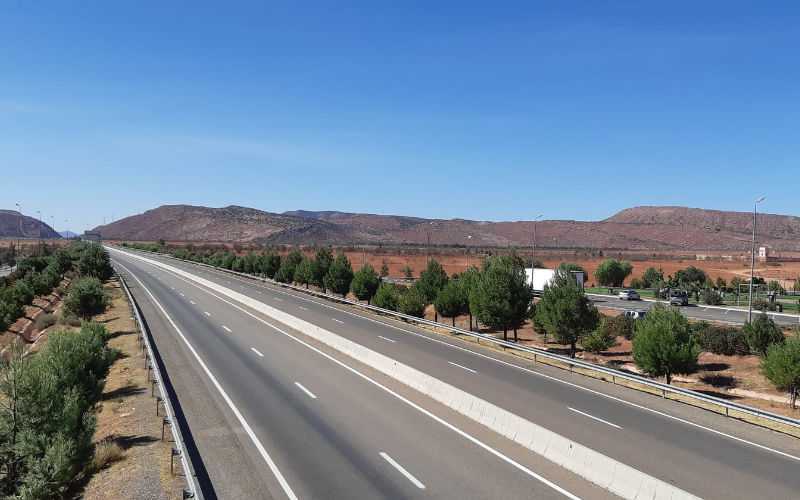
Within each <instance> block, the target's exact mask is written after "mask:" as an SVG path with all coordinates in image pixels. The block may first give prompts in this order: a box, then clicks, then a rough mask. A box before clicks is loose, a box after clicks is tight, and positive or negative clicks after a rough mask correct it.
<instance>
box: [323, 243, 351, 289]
mask: <svg viewBox="0 0 800 500" xmlns="http://www.w3.org/2000/svg"><path fill="white" fill-rule="evenodd" d="M351 281H353V268H352V267H350V261H349V260H348V259H347V256H346V255H345V254H343V253H340V254H339V255H337V256H336V258H335V259H334V260H333V263H332V264H331V266H330V267H329V268H328V274H326V275H325V278H324V279H323V282H324V284H325V288H326V289H328V290H330V291H331V292H333V293H340V294H342V297H345V296H346V295H347V292H348V291H350V282H351Z"/></svg>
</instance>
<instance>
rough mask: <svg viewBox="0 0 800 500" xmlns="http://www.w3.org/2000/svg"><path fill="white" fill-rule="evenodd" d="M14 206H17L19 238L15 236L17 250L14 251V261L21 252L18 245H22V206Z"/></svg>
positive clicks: (17, 204)
mask: <svg viewBox="0 0 800 500" xmlns="http://www.w3.org/2000/svg"><path fill="white" fill-rule="evenodd" d="M15 205H16V206H17V212H19V236H17V248H16V250H15V251H14V260H15V261H16V260H17V254H19V253H20V251H21V250H22V248H21V247H20V244H22V241H21V238H22V217H23V215H22V205H20V204H19V203H15Z"/></svg>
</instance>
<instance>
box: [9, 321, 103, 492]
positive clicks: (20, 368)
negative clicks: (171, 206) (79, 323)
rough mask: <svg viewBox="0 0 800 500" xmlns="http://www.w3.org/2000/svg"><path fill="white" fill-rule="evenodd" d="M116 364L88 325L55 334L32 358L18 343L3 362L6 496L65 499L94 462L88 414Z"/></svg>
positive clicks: (92, 419) (92, 422) (91, 420)
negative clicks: (5, 405)
mask: <svg viewBox="0 0 800 500" xmlns="http://www.w3.org/2000/svg"><path fill="white" fill-rule="evenodd" d="M113 359H114V352H113V351H111V350H110V349H108V347H107V346H106V334H105V328H103V326H102V325H98V324H88V323H87V324H85V325H84V326H83V327H82V328H81V330H80V331H77V332H55V333H53V334H52V335H51V336H50V339H49V341H48V343H47V344H45V346H44V347H43V348H42V350H41V351H40V352H39V353H38V354H37V355H35V356H24V355H23V350H22V348H21V346H20V345H19V344H15V345H13V346H12V349H11V353H10V356H8V357H7V358H4V359H2V360H0V398H2V399H3V401H5V402H6V403H8V404H9V406H8V408H13V409H14V411H2V412H0V428H2V429H3V430H4V442H3V449H4V452H3V453H2V454H0V467H1V468H2V469H3V470H4V471H5V474H4V477H3V479H2V485H3V487H4V491H3V494H4V495H7V496H8V497H16V498H31V499H38V498H64V497H65V496H66V493H67V491H68V490H69V487H70V486H71V484H72V482H73V481H74V479H75V478H76V476H77V475H78V473H79V472H80V471H81V470H82V469H83V468H84V466H85V464H87V463H88V461H89V459H90V458H91V455H92V436H93V434H94V429H95V417H94V415H93V414H92V410H93V408H94V405H95V404H96V403H97V401H98V400H99V399H100V396H101V394H102V389H103V383H104V378H105V377H106V375H107V374H108V369H109V367H110V365H111V362H112V361H113Z"/></svg>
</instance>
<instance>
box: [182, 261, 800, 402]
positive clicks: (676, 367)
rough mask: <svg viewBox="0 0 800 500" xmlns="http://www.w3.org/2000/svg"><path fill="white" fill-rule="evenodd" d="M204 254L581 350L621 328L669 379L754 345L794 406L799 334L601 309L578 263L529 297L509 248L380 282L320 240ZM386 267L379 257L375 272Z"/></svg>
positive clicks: (610, 273)
mask: <svg viewBox="0 0 800 500" xmlns="http://www.w3.org/2000/svg"><path fill="white" fill-rule="evenodd" d="M183 257H184V258H186V255H184V256H183ZM200 259H205V260H206V261H208V263H210V264H213V265H219V266H221V267H226V268H228V269H233V270H237V271H241V272H252V273H255V274H263V275H265V276H268V277H270V278H274V279H276V280H277V281H281V282H287V283H288V282H295V283H298V284H302V285H306V286H308V285H316V286H319V287H320V288H322V289H323V290H329V291H331V292H333V293H338V294H342V295H346V294H347V293H348V292H352V293H353V295H354V296H355V297H356V298H358V299H359V300H365V301H367V302H370V301H371V302H372V303H374V304H375V305H376V306H378V307H381V308H384V309H389V310H393V311H399V312H402V313H404V314H409V315H412V316H417V317H422V316H423V315H424V314H425V309H426V307H427V305H429V304H433V305H434V308H435V309H434V310H435V312H436V314H437V316H438V315H441V316H444V317H449V318H451V319H452V322H453V325H455V318H456V317H457V316H460V315H462V314H469V316H470V329H471V328H472V324H473V317H475V318H477V321H478V322H479V323H481V324H483V325H485V326H487V327H489V328H491V329H494V330H503V332H504V338H506V339H507V334H508V331H509V330H514V333H515V340H516V329H517V328H519V327H520V326H522V324H523V323H525V321H526V320H528V319H532V320H533V322H534V326H535V328H536V329H537V330H539V331H542V332H544V333H545V336H547V335H549V336H551V337H552V338H553V339H554V340H555V341H556V342H558V343H560V344H563V345H567V346H569V353H570V355H571V356H574V355H575V353H576V351H577V346H578V345H581V347H582V348H583V349H585V350H587V351H591V352H602V351H604V350H607V349H609V348H610V347H612V346H613V345H614V344H615V343H616V342H617V338H618V337H620V336H622V337H626V338H628V339H632V341H633V358H634V362H635V363H636V365H637V366H638V367H639V368H640V369H641V370H642V371H643V372H644V373H645V374H647V375H650V376H653V377H665V379H666V381H667V383H671V382H672V378H673V376H674V375H675V374H683V373H690V372H692V371H694V370H695V369H696V366H697V359H698V355H699V353H700V351H701V349H705V350H708V351H710V352H715V353H719V354H728V355H730V354H748V353H756V354H759V355H761V356H762V371H763V373H764V374H765V376H767V378H769V380H771V381H772V382H773V383H774V384H775V385H776V387H779V388H780V389H782V390H787V391H788V392H789V394H790V395H791V399H792V405H793V406H794V404H795V401H796V399H797V394H798V391H799V390H800V374H799V373H798V371H800V369H799V368H798V366H800V364H798V359H800V340H797V339H794V338H793V339H790V340H789V341H786V342H784V336H783V333H782V332H781V331H780V329H779V328H778V327H777V326H776V325H775V323H774V322H773V321H772V320H771V319H770V318H769V317H767V316H766V315H761V316H759V317H757V318H756V320H754V321H753V323H752V324H747V325H745V327H744V328H742V329H737V328H729V327H718V326H713V325H708V324H705V323H697V324H691V323H689V321H688V320H687V318H686V317H685V316H683V315H682V314H681V313H680V312H679V311H678V310H675V309H673V308H668V307H664V306H662V305H656V306H654V307H653V308H652V309H651V310H650V312H649V313H648V315H647V316H646V317H645V319H643V320H641V321H637V322H635V323H634V322H633V321H632V320H630V319H628V318H625V317H614V318H611V317H602V316H601V315H600V314H599V312H598V311H597V309H596V308H595V307H594V306H593V305H592V303H591V301H590V300H589V299H588V298H587V297H586V296H585V294H584V291H583V289H582V288H581V287H579V286H578V285H577V284H576V283H575V280H574V279H572V277H571V275H570V272H571V271H583V269H582V268H581V267H580V266H578V265H575V264H569V263H564V264H562V265H560V266H559V270H558V271H559V272H558V273H557V274H556V277H555V279H554V280H553V282H552V283H551V284H550V285H548V286H547V287H545V290H544V292H543V295H542V298H541V300H540V301H539V302H538V303H537V304H536V306H535V307H534V306H533V303H532V296H533V295H532V290H531V289H530V287H529V286H528V285H527V283H526V279H525V274H524V263H523V261H522V260H521V259H520V258H519V257H517V256H514V255H511V256H496V257H490V258H488V259H486V261H485V262H484V264H483V266H482V268H481V269H478V268H475V267H471V268H469V269H467V270H466V271H464V272H463V273H461V274H459V275H454V276H452V277H449V276H448V275H447V273H446V272H445V271H444V269H443V268H442V266H441V264H439V263H438V262H437V261H436V260H434V259H431V260H430V261H429V262H428V265H427V267H426V269H425V270H424V271H422V273H420V277H419V279H418V280H417V281H416V282H415V283H414V284H413V285H412V286H410V287H405V286H399V285H395V284H392V283H388V282H382V280H381V276H380V275H379V274H378V273H376V272H375V270H374V269H373V268H372V266H370V265H369V264H365V265H364V266H362V267H361V269H359V270H358V271H356V272H353V271H352V267H351V265H350V262H349V260H348V259H347V257H346V256H345V255H344V254H339V255H337V256H336V257H335V258H334V257H333V254H332V252H331V251H330V250H329V249H327V248H323V249H319V250H317V252H316V254H315V255H314V256H313V257H311V256H305V255H303V254H302V253H300V252H299V251H296V250H295V251H292V252H290V253H289V254H288V255H286V256H285V257H281V256H280V255H278V254H275V253H262V254H261V255H255V254H248V255H245V256H235V255H234V254H231V253H219V254H214V255H211V256H206V257H204V258H203V257H201V258H200ZM194 260H198V257H195V259H194ZM631 269H632V268H631V266H630V264H629V263H626V262H621V261H615V260H613V259H607V260H606V261H604V263H603V264H601V266H600V267H599V268H598V272H596V273H595V276H596V277H597V278H598V281H600V282H601V283H602V284H607V285H609V286H620V285H621V283H622V282H623V281H624V280H625V279H626V277H627V276H629V275H630V272H631ZM386 274H388V272H387V270H386V269H385V266H384V269H382V272H381V275H386ZM641 280H642V283H641V284H642V285H643V286H644V287H662V286H674V287H685V288H689V287H691V286H694V285H697V286H699V284H703V285H707V284H708V279H707V276H706V275H705V273H704V272H703V271H702V270H700V269H698V268H695V267H692V266H690V267H688V268H687V269H684V270H680V271H678V272H676V274H675V276H670V277H667V278H666V279H665V277H664V275H663V272H662V271H661V270H660V269H655V268H648V269H647V270H645V272H644V273H643V276H642V278H641ZM718 285H719V283H718Z"/></svg>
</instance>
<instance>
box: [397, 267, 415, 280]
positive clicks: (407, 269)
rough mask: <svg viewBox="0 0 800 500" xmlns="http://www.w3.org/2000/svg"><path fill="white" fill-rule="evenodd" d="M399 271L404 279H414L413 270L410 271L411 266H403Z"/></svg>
mask: <svg viewBox="0 0 800 500" xmlns="http://www.w3.org/2000/svg"><path fill="white" fill-rule="evenodd" d="M400 271H402V273H403V277H405V278H408V279H411V278H413V277H414V270H413V269H411V266H409V265H408V264H406V265H405V266H403V268H402V269H400Z"/></svg>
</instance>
